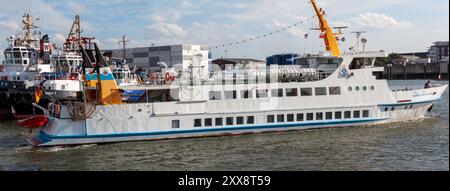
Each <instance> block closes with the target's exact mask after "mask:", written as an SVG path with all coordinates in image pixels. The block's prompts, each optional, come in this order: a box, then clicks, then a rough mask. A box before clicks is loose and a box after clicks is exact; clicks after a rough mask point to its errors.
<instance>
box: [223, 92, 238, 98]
mask: <svg viewBox="0 0 450 191" xmlns="http://www.w3.org/2000/svg"><path fill="white" fill-rule="evenodd" d="M236 98H237V92H236V91H225V99H227V100H230V99H236Z"/></svg>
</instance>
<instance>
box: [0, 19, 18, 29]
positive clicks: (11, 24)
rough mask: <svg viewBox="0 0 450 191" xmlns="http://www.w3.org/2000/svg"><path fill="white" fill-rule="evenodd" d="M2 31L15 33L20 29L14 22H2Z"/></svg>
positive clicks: (0, 26)
mask: <svg viewBox="0 0 450 191" xmlns="http://www.w3.org/2000/svg"><path fill="white" fill-rule="evenodd" d="M0 29H2V30H6V31H15V30H17V29H19V24H18V23H17V22H13V21H0Z"/></svg>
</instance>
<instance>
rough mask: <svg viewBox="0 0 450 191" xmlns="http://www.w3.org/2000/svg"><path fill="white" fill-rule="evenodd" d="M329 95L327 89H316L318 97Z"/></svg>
mask: <svg viewBox="0 0 450 191" xmlns="http://www.w3.org/2000/svg"><path fill="white" fill-rule="evenodd" d="M325 95H327V88H316V96H325Z"/></svg>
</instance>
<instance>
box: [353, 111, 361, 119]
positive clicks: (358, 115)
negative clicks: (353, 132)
mask: <svg viewBox="0 0 450 191" xmlns="http://www.w3.org/2000/svg"><path fill="white" fill-rule="evenodd" d="M353 118H361V111H353Z"/></svg>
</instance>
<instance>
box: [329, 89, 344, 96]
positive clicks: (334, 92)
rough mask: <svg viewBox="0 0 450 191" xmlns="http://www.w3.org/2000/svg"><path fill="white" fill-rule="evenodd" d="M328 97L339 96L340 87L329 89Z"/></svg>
mask: <svg viewBox="0 0 450 191" xmlns="http://www.w3.org/2000/svg"><path fill="white" fill-rule="evenodd" d="M330 95H341V87H330Z"/></svg>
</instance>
